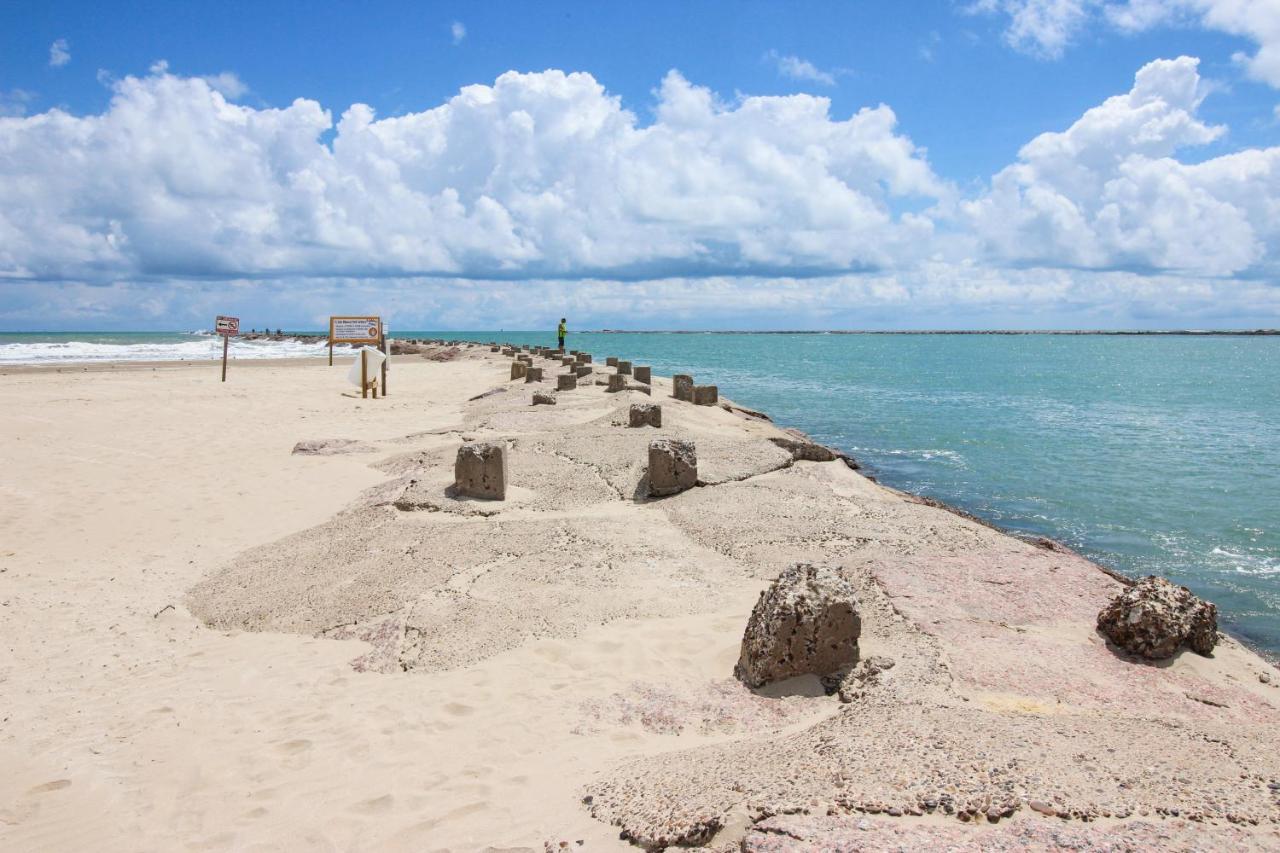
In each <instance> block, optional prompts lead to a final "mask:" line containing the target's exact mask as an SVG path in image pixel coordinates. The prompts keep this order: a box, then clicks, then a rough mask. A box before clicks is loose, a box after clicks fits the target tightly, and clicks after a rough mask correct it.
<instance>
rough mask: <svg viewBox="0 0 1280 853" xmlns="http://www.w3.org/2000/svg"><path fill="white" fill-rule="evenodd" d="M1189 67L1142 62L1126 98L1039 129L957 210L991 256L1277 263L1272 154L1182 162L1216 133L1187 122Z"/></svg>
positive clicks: (1191, 269) (1181, 267) (1060, 262)
mask: <svg viewBox="0 0 1280 853" xmlns="http://www.w3.org/2000/svg"><path fill="white" fill-rule="evenodd" d="M1197 65H1198V60H1196V59H1192V58H1190V57H1181V58H1179V59H1175V60H1158V61H1155V62H1152V63H1150V64H1148V65H1146V66H1144V67H1143V68H1142V69H1141V70H1140V71H1139V72H1138V73H1137V76H1136V78H1135V81H1134V86H1133V89H1132V90H1130V91H1129V93H1128V94H1125V95H1117V96H1115V97H1112V98H1108V99H1107V100H1106V101H1105V102H1104V103H1103V104H1101V105H1100V106H1097V107H1094V108H1093V109H1091V110H1089V111H1088V112H1086V113H1085V114H1084V115H1083V116H1082V117H1081V118H1080V119H1079V120H1078V121H1076V122H1075V123H1074V124H1073V125H1072V126H1071V127H1069V128H1068V129H1066V130H1065V131H1062V132H1059V133H1045V134H1042V135H1040V136H1038V137H1036V138H1035V139H1033V140H1032V141H1031V142H1029V143H1028V144H1027V145H1025V146H1024V147H1023V148H1022V150H1021V151H1020V152H1019V155H1018V161H1017V162H1016V163H1014V164H1012V165H1010V166H1008V167H1007V168H1005V169H1004V170H1002V171H1001V172H1000V173H999V174H997V175H996V176H995V177H994V178H993V180H992V184H991V188H990V191H989V192H988V193H986V194H985V195H983V196H982V197H981V198H978V199H976V200H972V201H968V202H965V203H963V204H962V205H961V210H962V215H963V217H964V218H965V221H966V224H967V225H968V226H969V227H971V228H972V229H973V231H974V233H975V235H976V236H977V237H978V238H979V240H980V241H981V242H982V245H983V246H984V250H985V252H986V253H987V255H988V256H989V257H991V258H992V259H994V260H998V261H1001V262H1005V263H1013V264H1016V265H1050V266H1063V267H1081V268H1093V269H1133V270H1162V271H1178V272H1186V273H1190V274H1200V275H1217V276H1227V275H1233V274H1237V273H1242V272H1245V271H1248V270H1251V269H1254V268H1256V267H1258V266H1259V265H1260V264H1263V263H1264V262H1265V263H1266V264H1268V265H1274V264H1275V262H1276V260H1277V249H1278V248H1280V245H1278V242H1277V240H1278V238H1280V229H1277V225H1276V223H1277V221H1278V220H1277V219H1276V213H1277V212H1280V148H1269V149H1263V150H1249V151H1243V152H1240V153H1237V154H1231V155H1226V156H1222V157H1218V158H1214V159H1209V160H1206V161H1204V162H1201V163H1197V164H1184V163H1182V162H1179V161H1178V160H1177V159H1175V157H1174V154H1175V153H1176V152H1177V151H1178V150H1180V149H1182V148H1185V147H1188V146H1198V145H1204V144H1207V143H1209V142H1212V141H1213V140H1215V139H1217V138H1219V137H1220V136H1221V135H1222V134H1223V133H1224V132H1225V129H1224V128H1222V127H1216V126H1212V125H1208V124H1206V123H1204V122H1203V121H1202V120H1201V119H1199V118H1198V117H1197V115H1196V111H1197V108H1198V107H1199V106H1200V102H1201V100H1202V98H1203V97H1204V84H1203V81H1202V80H1201V79H1200V76H1199V74H1198V72H1197Z"/></svg>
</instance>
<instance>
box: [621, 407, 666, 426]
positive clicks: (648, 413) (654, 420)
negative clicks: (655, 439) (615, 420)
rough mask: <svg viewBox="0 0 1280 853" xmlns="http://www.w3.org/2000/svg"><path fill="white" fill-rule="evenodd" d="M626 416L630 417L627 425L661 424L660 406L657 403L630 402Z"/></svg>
mask: <svg viewBox="0 0 1280 853" xmlns="http://www.w3.org/2000/svg"><path fill="white" fill-rule="evenodd" d="M628 416H629V418H630V424H629V426H633V427H644V426H651V427H660V426H662V407H661V406H659V405H658V404H657V403H632V404H631V411H630V412H628Z"/></svg>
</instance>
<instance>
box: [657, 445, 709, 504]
mask: <svg viewBox="0 0 1280 853" xmlns="http://www.w3.org/2000/svg"><path fill="white" fill-rule="evenodd" d="M697 484H698V454H697V450H696V448H695V447H694V444H693V442H692V441H679V440H677V439H674V438H656V439H654V440H653V441H651V442H649V494H651V495H655V496H658V497H661V496H663V495H674V494H676V493H678V492H683V491H684V490H685V489H691V488H693V487H694V486H696V485H697Z"/></svg>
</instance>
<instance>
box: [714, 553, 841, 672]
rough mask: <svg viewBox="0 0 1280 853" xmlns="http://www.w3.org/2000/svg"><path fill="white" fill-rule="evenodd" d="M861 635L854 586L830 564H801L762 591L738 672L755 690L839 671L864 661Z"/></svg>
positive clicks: (739, 662)
mask: <svg viewBox="0 0 1280 853" xmlns="http://www.w3.org/2000/svg"><path fill="white" fill-rule="evenodd" d="M861 633H862V620H861V618H860V617H859V616H858V599H857V598H856V596H855V595H854V589H853V585H852V584H850V583H849V582H848V581H847V580H845V579H844V578H843V577H841V576H840V573H839V572H837V571H836V570H835V569H833V568H831V567H829V566H821V565H813V564H812V563H797V564H796V565H794V566H791V567H789V568H787V569H784V570H783V572H782V574H780V575H778V577H777V578H776V579H775V580H774V582H773V583H772V584H771V585H770V586H769V588H768V589H767V590H765V591H764V592H762V593H760V598H759V599H758V600H757V601H756V606H755V607H754V608H753V609H752V611H751V618H750V619H749V620H748V621H747V630H746V631H745V632H744V633H743V635H742V651H741V654H740V655H739V657H738V665H737V666H735V667H734V668H733V674H734V675H735V676H737V678H738V680H739V681H741V682H742V683H743V684H745V685H747V686H748V687H752V688H755V687H762V686H764V685H766V684H769V683H771V682H774V681H781V680H783V679H785V678H793V677H795V676H797V675H818V676H823V675H833V674H835V673H837V672H839V671H841V670H844V669H847V668H849V667H851V666H853V665H854V664H855V663H857V662H858V637H859V635H860V634H861Z"/></svg>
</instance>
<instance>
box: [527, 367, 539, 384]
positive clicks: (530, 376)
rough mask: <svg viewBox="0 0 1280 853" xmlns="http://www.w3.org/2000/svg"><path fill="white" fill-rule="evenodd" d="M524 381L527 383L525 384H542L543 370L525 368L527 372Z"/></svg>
mask: <svg viewBox="0 0 1280 853" xmlns="http://www.w3.org/2000/svg"><path fill="white" fill-rule="evenodd" d="M524 381H525V382H541V381H542V368H541V367H528V368H525V371H524Z"/></svg>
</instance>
